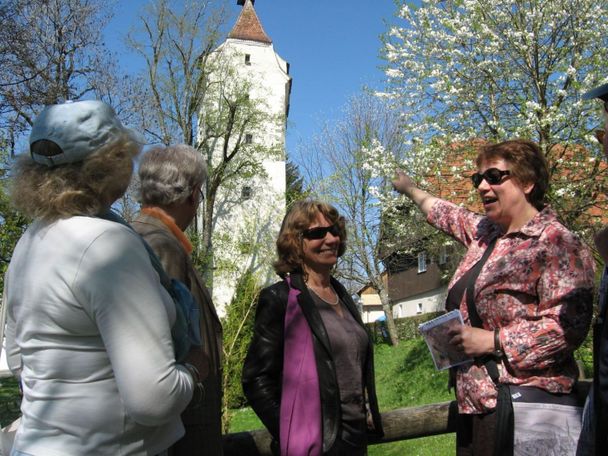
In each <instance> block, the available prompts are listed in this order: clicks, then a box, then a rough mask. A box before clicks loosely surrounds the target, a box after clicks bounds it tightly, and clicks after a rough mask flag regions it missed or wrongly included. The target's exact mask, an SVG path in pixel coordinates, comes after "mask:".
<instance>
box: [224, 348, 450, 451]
mask: <svg viewBox="0 0 608 456" xmlns="http://www.w3.org/2000/svg"><path fill="white" fill-rule="evenodd" d="M374 361H375V366H376V390H377V393H378V402H379V404H380V410H381V411H388V410H394V409H397V408H402V407H413V406H417V405H423V404H432V403H436V402H445V401H449V400H452V399H453V398H454V396H453V394H452V393H450V392H448V390H447V384H448V374H447V372H437V371H436V370H435V367H434V366H433V362H432V360H431V356H430V355H429V352H428V349H427V347H426V344H425V343H424V340H423V339H422V338H416V339H413V340H408V341H402V342H401V343H400V344H399V346H398V347H391V346H389V345H386V344H381V345H377V346H376V347H375V360H374ZM262 427H263V426H262V424H261V422H260V420H259V419H258V418H257V417H256V415H255V414H254V413H253V411H252V410H251V409H250V408H243V409H240V410H233V411H232V412H231V417H230V432H241V431H246V430H252V429H260V428H262ZM454 446H455V436H454V434H446V435H440V436H434V437H425V438H420V439H414V440H408V441H402V442H394V443H388V444H382V445H373V446H371V447H370V448H369V450H368V453H369V455H370V456H403V455H412V456H418V455H419V456H444V455H451V454H454Z"/></svg>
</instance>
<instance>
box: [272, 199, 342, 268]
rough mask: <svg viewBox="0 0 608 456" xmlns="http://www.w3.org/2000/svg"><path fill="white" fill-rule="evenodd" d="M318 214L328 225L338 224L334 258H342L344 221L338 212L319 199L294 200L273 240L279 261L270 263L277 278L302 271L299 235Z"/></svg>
mask: <svg viewBox="0 0 608 456" xmlns="http://www.w3.org/2000/svg"><path fill="white" fill-rule="evenodd" d="M318 214H322V215H323V216H324V217H325V218H326V219H327V221H328V222H329V223H331V224H337V225H338V229H339V232H340V234H339V236H340V246H339V247H338V256H339V257H340V256H342V255H343V254H344V252H345V251H346V222H345V221H344V217H342V216H341V215H340V214H339V213H338V210H337V209H336V208H335V207H333V206H332V205H330V204H327V203H325V202H323V201H319V200H303V201H297V202H295V203H294V204H293V205H292V206H291V208H290V209H289V212H287V214H286V215H285V218H284V219H283V224H282V225H281V231H280V232H279V237H278V238H277V255H278V257H279V258H278V260H277V261H276V262H275V263H274V270H275V271H276V273H277V274H278V275H279V276H281V277H284V276H285V275H286V274H288V273H292V272H304V267H303V258H302V256H303V250H302V242H303V238H302V232H303V231H304V230H305V229H307V228H308V227H309V226H310V224H311V223H312V222H314V220H315V218H316V217H317V215H318Z"/></svg>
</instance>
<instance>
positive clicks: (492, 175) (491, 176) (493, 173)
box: [471, 168, 511, 188]
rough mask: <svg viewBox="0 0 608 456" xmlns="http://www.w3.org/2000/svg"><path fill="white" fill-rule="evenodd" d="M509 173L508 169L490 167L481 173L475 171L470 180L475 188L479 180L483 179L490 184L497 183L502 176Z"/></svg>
mask: <svg viewBox="0 0 608 456" xmlns="http://www.w3.org/2000/svg"><path fill="white" fill-rule="evenodd" d="M509 174H511V171H509V170H502V169H498V168H490V169H486V170H485V171H484V172H483V173H475V174H473V175H472V176H471V180H472V181H473V186H474V187H475V188H477V187H479V185H480V184H481V181H483V180H484V179H485V180H486V182H487V183H488V184H490V185H498V184H500V183H501V181H502V178H503V177H504V176H508V175H509Z"/></svg>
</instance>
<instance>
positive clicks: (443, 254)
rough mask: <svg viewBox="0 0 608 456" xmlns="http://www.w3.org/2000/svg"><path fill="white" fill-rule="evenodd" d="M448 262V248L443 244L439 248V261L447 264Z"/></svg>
mask: <svg viewBox="0 0 608 456" xmlns="http://www.w3.org/2000/svg"><path fill="white" fill-rule="evenodd" d="M447 262H448V249H447V248H446V247H445V245H442V246H441V248H440V249H439V259H438V263H439V264H446V263H447Z"/></svg>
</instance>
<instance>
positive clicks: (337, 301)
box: [306, 285, 340, 306]
mask: <svg viewBox="0 0 608 456" xmlns="http://www.w3.org/2000/svg"><path fill="white" fill-rule="evenodd" d="M306 286H307V287H308V289H309V290H310V291H312V292H313V293H314V294H315V296H316V297H317V298H319V299H320V300H321V301H323V302H326V303H327V304H329V305H330V306H337V305H338V303H339V302H340V297H339V296H338V293H336V290H334V287H331V286H330V288H331V291H333V292H334V294H335V295H336V302H329V301H328V300H326V299H323V298H322V297H321V295H319V293H317V292H316V291H315V289H314V288H313V287H312V286H311V285H306Z"/></svg>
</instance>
